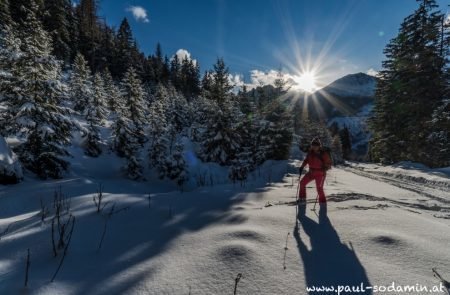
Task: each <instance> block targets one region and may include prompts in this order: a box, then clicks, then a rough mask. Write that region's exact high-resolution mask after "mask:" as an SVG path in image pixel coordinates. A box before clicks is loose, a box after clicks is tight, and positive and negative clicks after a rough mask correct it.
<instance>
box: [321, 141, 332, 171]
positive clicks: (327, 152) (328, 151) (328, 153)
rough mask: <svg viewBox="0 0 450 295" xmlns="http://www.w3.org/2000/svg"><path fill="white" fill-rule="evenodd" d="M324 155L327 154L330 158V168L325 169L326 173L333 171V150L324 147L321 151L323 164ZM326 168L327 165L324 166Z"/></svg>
mask: <svg viewBox="0 0 450 295" xmlns="http://www.w3.org/2000/svg"><path fill="white" fill-rule="evenodd" d="M324 154H327V155H328V158H329V159H330V167H324V168H325V171H327V170H330V169H331V167H332V166H333V162H334V161H333V156H332V154H331V149H330V148H329V147H327V146H323V147H322V149H321V151H320V158H321V160H322V163H323V162H324V161H323V155H324ZM324 166H325V164H324Z"/></svg>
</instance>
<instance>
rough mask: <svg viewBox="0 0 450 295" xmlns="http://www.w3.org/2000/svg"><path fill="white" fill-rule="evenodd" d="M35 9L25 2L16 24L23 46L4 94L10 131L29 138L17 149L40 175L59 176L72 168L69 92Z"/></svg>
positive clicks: (22, 157) (33, 3) (25, 162)
mask: <svg viewBox="0 0 450 295" xmlns="http://www.w3.org/2000/svg"><path fill="white" fill-rule="evenodd" d="M37 10H38V7H37V5H36V3H35V1H34V0H31V2H30V4H29V6H27V7H23V14H24V17H25V21H24V23H23V25H22V26H21V27H20V29H19V30H18V33H19V36H20V37H21V40H22V43H21V50H22V52H21V54H20V55H17V56H15V61H14V63H13V66H12V68H11V69H10V74H11V77H13V79H12V83H11V85H10V87H9V88H8V89H7V91H5V92H3V94H2V95H3V97H4V98H5V100H4V101H3V102H4V107H5V112H6V113H7V115H6V118H10V119H11V120H10V122H9V126H10V127H11V129H10V131H17V132H20V133H21V134H22V135H23V137H24V138H25V141H24V142H23V143H22V144H20V146H19V147H18V149H17V152H18V154H19V158H20V160H21V161H22V163H23V164H24V166H25V167H26V168H28V169H30V170H31V171H33V172H34V173H36V174H37V175H38V176H40V177H42V178H47V177H52V178H60V177H62V173H63V171H64V170H66V169H67V168H68V162H67V161H66V160H64V159H63V157H65V156H67V155H68V152H67V151H66V149H65V148H64V145H68V144H69V143H70V138H71V129H72V126H73V125H72V123H71V120H70V117H69V113H70V111H69V109H67V108H65V107H63V106H62V99H63V98H64V97H65V96H66V95H67V93H66V88H65V87H64V85H63V83H62V82H61V79H62V78H61V69H60V63H59V62H58V61H57V60H56V59H55V58H54V57H53V56H52V55H51V50H52V48H51V40H50V37H49V35H48V34H47V32H45V31H44V30H43V28H42V24H41V22H40V21H39V19H38V17H37V15H36V12H37ZM2 90H3V89H2Z"/></svg>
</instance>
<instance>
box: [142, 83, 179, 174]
mask: <svg viewBox="0 0 450 295" xmlns="http://www.w3.org/2000/svg"><path fill="white" fill-rule="evenodd" d="M168 100H169V98H168V94H167V90H166V88H165V87H164V86H163V85H159V86H158V87H157V89H156V95H155V98H154V99H153V101H152V104H151V105H150V108H149V141H150V144H149V150H148V157H149V163H150V167H152V168H154V169H156V170H157V172H158V176H159V177H160V178H161V179H162V178H164V177H166V175H167V165H166V163H167V161H166V159H167V155H168V154H167V153H168V151H169V146H170V141H171V139H170V137H171V135H170V134H173V132H171V131H170V130H169V127H171V126H169V125H168V124H167V117H166V113H167V106H168Z"/></svg>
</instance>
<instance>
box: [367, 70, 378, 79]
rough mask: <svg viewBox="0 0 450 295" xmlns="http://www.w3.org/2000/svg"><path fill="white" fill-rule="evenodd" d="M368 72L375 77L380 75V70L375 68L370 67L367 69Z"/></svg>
mask: <svg viewBox="0 0 450 295" xmlns="http://www.w3.org/2000/svg"><path fill="white" fill-rule="evenodd" d="M366 74H367V75H370V76H374V77H375V76H376V75H378V71H376V70H374V69H373V68H370V69H368V70H367V72H366Z"/></svg>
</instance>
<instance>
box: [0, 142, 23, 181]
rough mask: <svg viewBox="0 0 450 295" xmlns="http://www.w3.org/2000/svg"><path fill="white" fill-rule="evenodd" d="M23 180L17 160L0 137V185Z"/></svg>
mask: <svg viewBox="0 0 450 295" xmlns="http://www.w3.org/2000/svg"><path fill="white" fill-rule="evenodd" d="M22 178H23V174H22V167H21V166H20V163H19V160H18V159H17V157H16V155H15V154H14V153H13V151H12V150H11V148H10V147H9V146H8V143H7V142H6V140H5V138H4V137H2V136H0V184H12V183H18V182H19V181H21V180H22Z"/></svg>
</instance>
